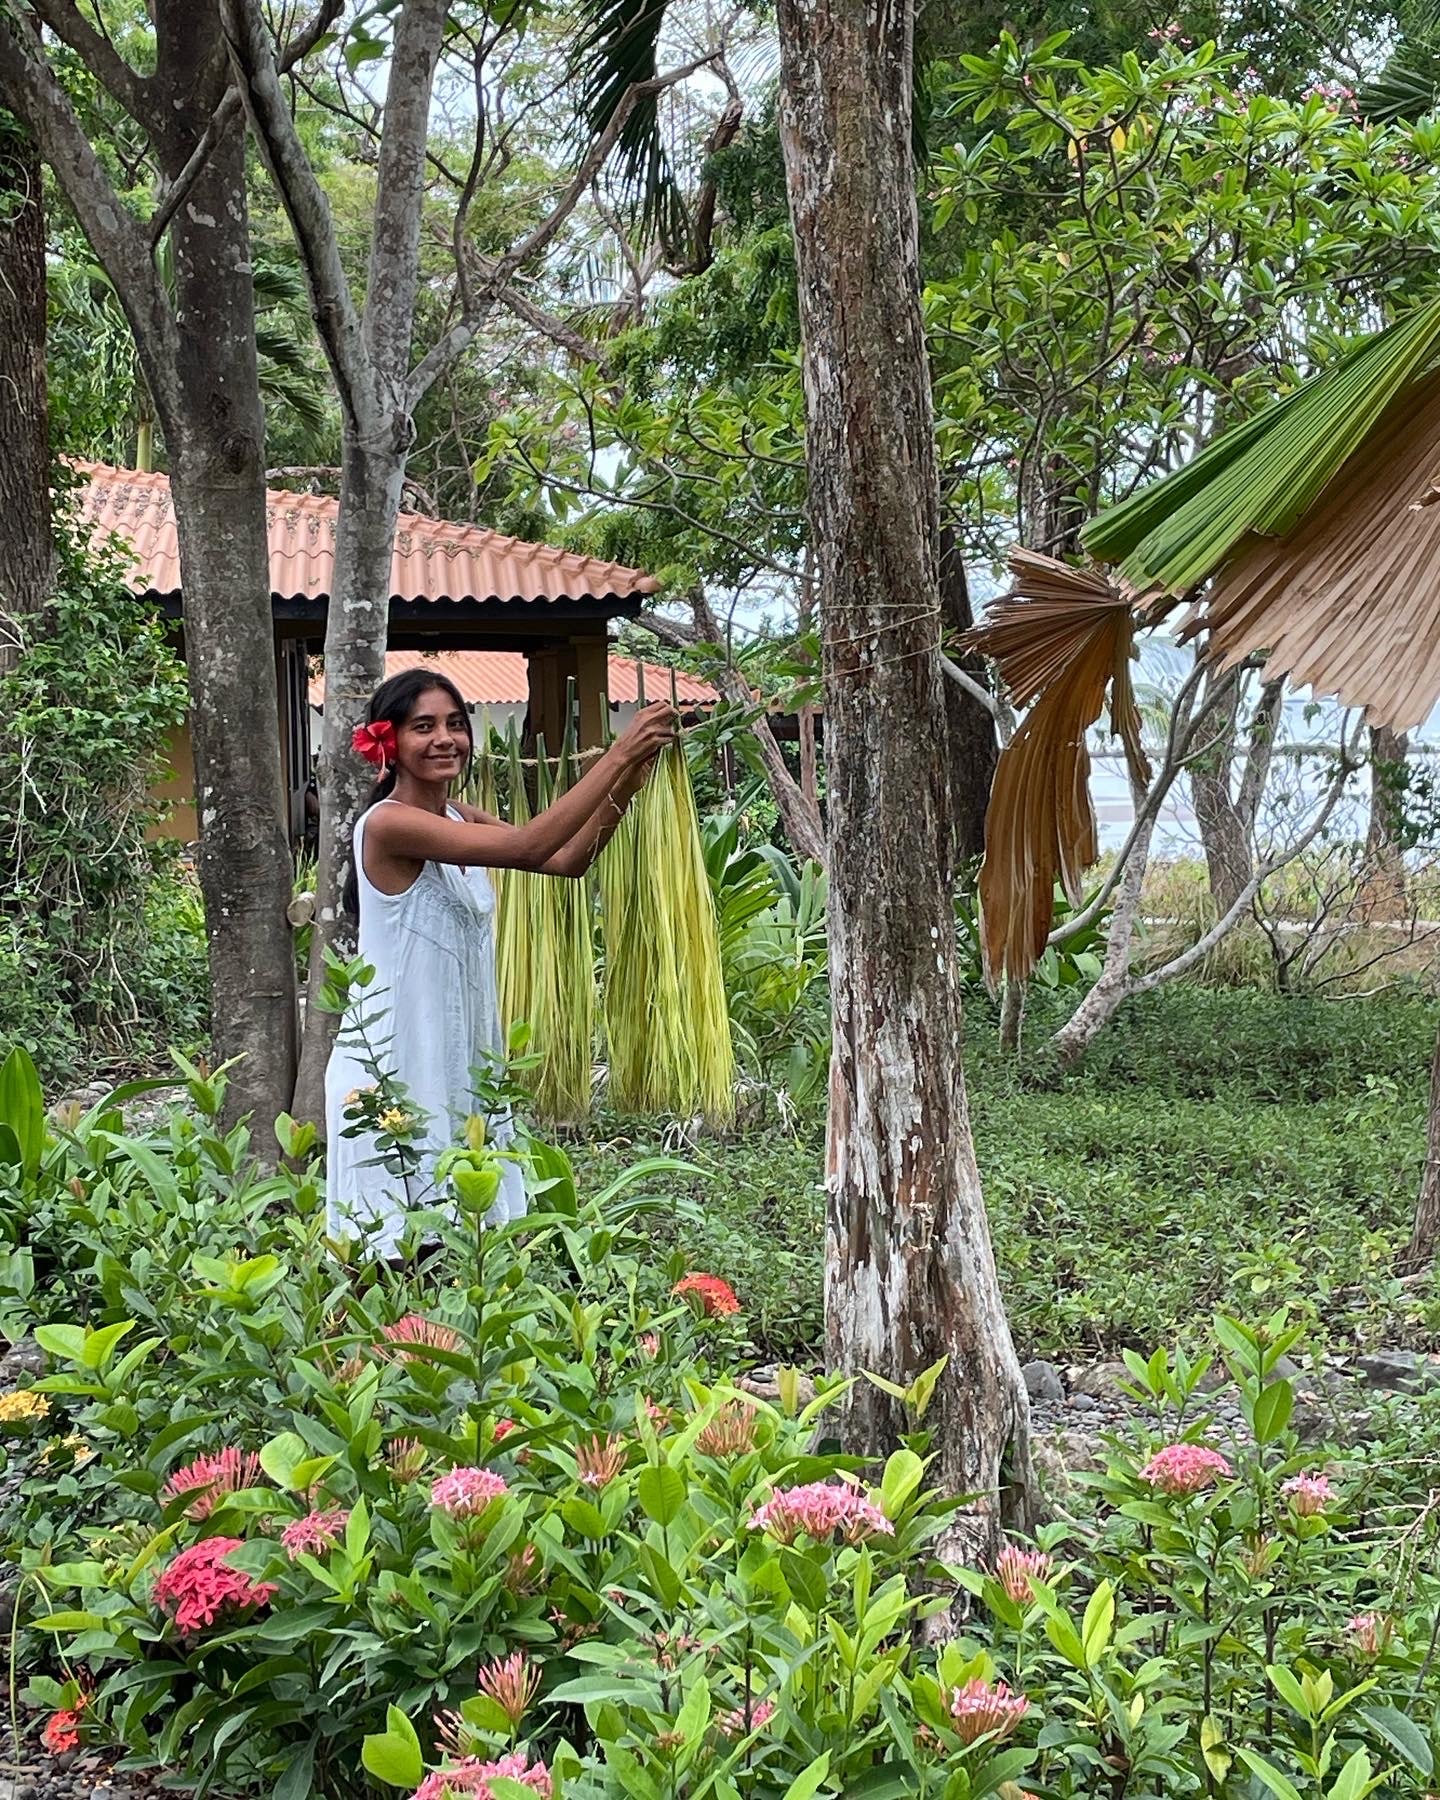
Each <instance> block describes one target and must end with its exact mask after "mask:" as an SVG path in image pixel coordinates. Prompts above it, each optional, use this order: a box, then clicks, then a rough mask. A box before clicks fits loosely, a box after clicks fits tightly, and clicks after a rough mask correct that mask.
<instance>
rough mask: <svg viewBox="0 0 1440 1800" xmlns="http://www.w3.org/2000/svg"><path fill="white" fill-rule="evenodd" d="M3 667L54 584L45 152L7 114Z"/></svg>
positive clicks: (1, 368)
mask: <svg viewBox="0 0 1440 1800" xmlns="http://www.w3.org/2000/svg"><path fill="white" fill-rule="evenodd" d="M0 519H3V520H4V529H3V530H0V672H3V670H5V669H6V668H8V667H9V666H11V664H12V663H13V660H14V658H15V655H16V652H17V649H18V642H19V635H20V634H21V633H22V632H23V631H24V630H25V622H26V620H28V619H30V618H32V617H33V616H34V615H35V614H36V613H38V612H39V610H40V608H41V607H42V606H43V605H44V604H45V599H46V596H47V595H48V593H49V591H50V573H51V543H50V442H49V421H48V415H47V410H46V395H45V214H44V209H43V206H42V189H41V178H40V156H39V152H38V151H37V150H36V149H35V146H34V144H33V143H32V142H31V140H30V138H29V136H28V135H27V134H26V133H25V132H24V131H23V130H22V129H21V128H20V127H19V126H18V125H17V124H15V123H14V122H13V121H12V120H10V119H9V117H8V116H7V115H5V114H3V113H0Z"/></svg>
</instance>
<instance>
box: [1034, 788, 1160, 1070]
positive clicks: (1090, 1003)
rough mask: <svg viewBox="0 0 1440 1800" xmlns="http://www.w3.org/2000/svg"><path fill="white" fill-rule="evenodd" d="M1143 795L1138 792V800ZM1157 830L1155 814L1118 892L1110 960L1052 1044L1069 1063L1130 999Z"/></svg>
mask: <svg viewBox="0 0 1440 1800" xmlns="http://www.w3.org/2000/svg"><path fill="white" fill-rule="evenodd" d="M1142 798H1143V796H1142V795H1137V796H1136V805H1137V806H1138V805H1139V804H1140V801H1141V799H1142ZM1154 833H1155V821H1154V820H1153V819H1151V820H1150V821H1149V823H1148V824H1146V825H1145V826H1144V827H1143V828H1142V829H1141V831H1140V834H1139V836H1138V837H1137V838H1136V839H1135V842H1134V844H1133V845H1132V846H1131V850H1130V856H1129V860H1128V862H1127V864H1126V868H1125V873H1124V875H1123V876H1122V877H1121V879H1120V886H1119V889H1118V890H1117V892H1116V896H1115V910H1114V911H1113V912H1112V913H1111V915H1110V934H1109V937H1108V939H1107V941H1106V945H1105V961H1104V964H1103V965H1102V967H1101V970H1100V974H1099V977H1098V979H1097V980H1096V983H1095V985H1094V987H1092V988H1091V990H1090V992H1089V993H1088V994H1087V995H1086V996H1085V998H1084V999H1083V1000H1082V1001H1081V1002H1080V1004H1079V1005H1078V1006H1077V1007H1076V1008H1075V1011H1074V1012H1073V1013H1072V1014H1071V1015H1070V1017H1069V1018H1068V1019H1067V1020H1066V1021H1065V1023H1064V1024H1063V1025H1062V1026H1061V1027H1060V1029H1059V1030H1058V1031H1057V1032H1056V1033H1055V1035H1054V1037H1052V1038H1051V1040H1050V1046H1051V1048H1052V1049H1053V1050H1054V1052H1055V1054H1056V1056H1057V1057H1058V1058H1059V1059H1060V1062H1061V1064H1062V1066H1064V1067H1066V1068H1068V1067H1069V1066H1070V1065H1071V1064H1072V1063H1075V1062H1078V1061H1079V1059H1080V1058H1081V1057H1082V1056H1083V1055H1084V1054H1085V1051H1086V1050H1087V1049H1088V1048H1089V1046H1090V1043H1091V1042H1092V1040H1093V1039H1094V1038H1095V1036H1096V1034H1097V1033H1098V1032H1099V1030H1100V1028H1101V1027H1102V1026H1103V1025H1104V1024H1105V1022H1106V1021H1107V1020H1108V1019H1111V1018H1113V1017H1114V1016H1115V1014H1116V1013H1117V1012H1118V1011H1119V1010H1120V1007H1121V1006H1122V1005H1123V1004H1124V1001H1125V996H1126V993H1127V992H1128V989H1129V981H1130V955H1131V950H1132V947H1133V945H1134V941H1135V921H1136V919H1137V918H1138V917H1139V914H1140V897H1141V894H1142V892H1143V890H1144V886H1145V871H1146V869H1147V868H1148V867H1149V864H1150V839H1151V838H1152V837H1153V836H1154Z"/></svg>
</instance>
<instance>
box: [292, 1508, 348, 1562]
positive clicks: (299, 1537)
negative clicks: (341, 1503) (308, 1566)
mask: <svg viewBox="0 0 1440 1800" xmlns="http://www.w3.org/2000/svg"><path fill="white" fill-rule="evenodd" d="M349 1522H350V1514H349V1513H348V1512H346V1511H345V1509H344V1508H343V1507H336V1508H334V1509H333V1510H332V1511H330V1512H308V1513H306V1515H305V1517H304V1518H303V1519H292V1520H291V1521H290V1523H289V1524H288V1525H287V1526H286V1527H285V1529H284V1530H283V1531H282V1532H281V1533H280V1543H281V1545H282V1547H283V1548H284V1551H285V1554H286V1555H287V1556H288V1557H289V1558H290V1560H291V1562H294V1561H295V1559H296V1557H297V1556H304V1555H306V1554H307V1553H308V1554H309V1555H311V1556H324V1555H325V1553H326V1552H327V1551H328V1550H331V1549H333V1548H334V1546H335V1545H336V1544H338V1543H339V1541H340V1539H341V1538H342V1537H343V1536H344V1533H345V1527H346V1525H347V1524H349Z"/></svg>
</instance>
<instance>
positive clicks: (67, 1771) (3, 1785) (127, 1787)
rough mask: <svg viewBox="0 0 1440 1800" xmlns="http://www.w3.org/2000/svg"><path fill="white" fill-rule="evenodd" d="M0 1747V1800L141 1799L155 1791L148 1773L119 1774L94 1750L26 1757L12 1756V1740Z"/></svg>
mask: <svg viewBox="0 0 1440 1800" xmlns="http://www.w3.org/2000/svg"><path fill="white" fill-rule="evenodd" d="M6 1738H7V1741H6V1743H5V1745H4V1747H3V1750H0V1800H142V1796H146V1797H148V1796H153V1795H154V1794H156V1793H157V1792H158V1790H157V1789H156V1788H155V1786H154V1785H153V1784H152V1783H151V1781H150V1778H149V1777H148V1776H139V1775H133V1776H132V1775H121V1774H117V1773H116V1772H115V1770H114V1769H112V1768H111V1766H110V1764H109V1762H108V1761H107V1760H106V1759H105V1758H104V1757H102V1756H99V1755H96V1754H94V1753H93V1752H89V1751H84V1750H76V1751H72V1752H71V1753H70V1755H68V1756H43V1755H42V1757H41V1758H40V1759H39V1760H38V1761H32V1760H30V1759H29V1747H28V1746H25V1747H23V1748H22V1753H21V1755H20V1756H18V1757H17V1756H16V1755H15V1751H14V1741H13V1739H10V1738H9V1734H8V1733H7V1734H6Z"/></svg>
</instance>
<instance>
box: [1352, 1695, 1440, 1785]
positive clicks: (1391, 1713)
mask: <svg viewBox="0 0 1440 1800" xmlns="http://www.w3.org/2000/svg"><path fill="white" fill-rule="evenodd" d="M1360 1716H1361V1718H1363V1719H1365V1720H1367V1721H1368V1722H1369V1724H1370V1725H1371V1726H1373V1727H1374V1729H1375V1730H1376V1731H1378V1732H1379V1734H1380V1736H1381V1737H1383V1738H1384V1739H1385V1741H1386V1743H1388V1744H1390V1745H1391V1746H1392V1747H1393V1748H1394V1749H1396V1750H1398V1751H1399V1752H1400V1754H1401V1755H1402V1756H1403V1757H1404V1758H1405V1760H1406V1762H1408V1763H1409V1764H1410V1766H1411V1768H1412V1769H1415V1770H1416V1771H1417V1772H1418V1773H1419V1774H1421V1775H1424V1776H1426V1777H1427V1778H1428V1777H1429V1776H1430V1775H1431V1774H1432V1773H1433V1772H1434V1768H1435V1758H1434V1755H1433V1754H1432V1752H1431V1749H1430V1740H1429V1739H1428V1738H1427V1737H1426V1735H1425V1733H1424V1732H1423V1731H1422V1730H1421V1729H1420V1727H1419V1726H1418V1725H1417V1724H1416V1723H1415V1721H1414V1720H1413V1719H1412V1718H1410V1717H1409V1715H1408V1714H1406V1713H1403V1712H1401V1711H1400V1709H1399V1707H1398V1706H1365V1707H1362V1708H1361V1709H1360Z"/></svg>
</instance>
